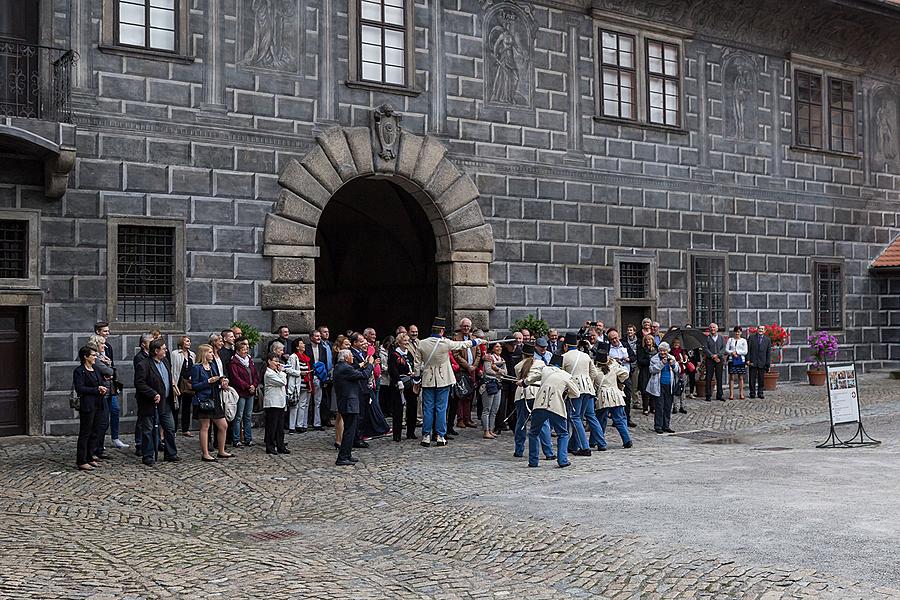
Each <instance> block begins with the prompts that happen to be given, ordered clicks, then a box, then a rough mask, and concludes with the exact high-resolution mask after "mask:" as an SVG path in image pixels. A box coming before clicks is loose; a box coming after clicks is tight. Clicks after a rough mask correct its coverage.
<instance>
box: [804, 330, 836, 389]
mask: <svg viewBox="0 0 900 600" xmlns="http://www.w3.org/2000/svg"><path fill="white" fill-rule="evenodd" d="M807 344H808V345H809V349H810V351H811V354H810V355H809V358H807V359H806V362H808V363H809V369H807V371H806V375H807V376H808V377H809V385H825V362H826V361H828V360H834V359H835V358H837V354H838V340H837V338H836V337H834V336H833V335H831V334H830V333H828V332H827V331H817V332H816V333H814V334H812V335H811V336H809V338H808V339H807Z"/></svg>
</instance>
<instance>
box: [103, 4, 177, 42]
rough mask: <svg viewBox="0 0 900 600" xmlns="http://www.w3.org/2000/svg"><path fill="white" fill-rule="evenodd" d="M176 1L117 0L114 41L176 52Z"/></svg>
mask: <svg viewBox="0 0 900 600" xmlns="http://www.w3.org/2000/svg"><path fill="white" fill-rule="evenodd" d="M178 1H179V0H116V19H115V28H116V42H117V43H118V44H121V45H123V46H132V47H136V48H146V49H148V50H162V51H166V52H175V40H176V28H175V27H176V26H175V23H176V21H177V19H176V13H177V9H178V7H177V6H176V4H177V2H178Z"/></svg>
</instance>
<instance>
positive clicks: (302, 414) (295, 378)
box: [284, 338, 315, 433]
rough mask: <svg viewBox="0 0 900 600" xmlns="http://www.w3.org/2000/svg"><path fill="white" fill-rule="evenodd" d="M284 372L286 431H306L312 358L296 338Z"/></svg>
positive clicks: (311, 383)
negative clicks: (286, 413)
mask: <svg viewBox="0 0 900 600" xmlns="http://www.w3.org/2000/svg"><path fill="white" fill-rule="evenodd" d="M284 372H285V373H287V376H288V387H287V405H288V433H294V432H295V431H296V432H297V433H306V425H307V423H309V414H308V411H309V399H310V398H311V397H312V394H313V392H314V391H315V390H314V388H313V385H314V384H313V377H312V359H310V357H309V356H307V355H306V344H304V343H303V340H302V339H300V338H297V339H296V340H294V343H293V344H291V355H290V357H289V358H288V362H287V365H285V367H284Z"/></svg>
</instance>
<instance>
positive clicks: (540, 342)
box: [534, 337, 553, 365]
mask: <svg viewBox="0 0 900 600" xmlns="http://www.w3.org/2000/svg"><path fill="white" fill-rule="evenodd" d="M547 343H548V342H547V338H545V337H539V338H538V339H536V340H535V341H534V355H535V356H537V357H538V358H540V359H541V360H542V361H544V364H545V365H549V364H550V359H551V358H553V353H552V352H550V351H549V350H547Z"/></svg>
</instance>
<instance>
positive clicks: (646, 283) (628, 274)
mask: <svg viewBox="0 0 900 600" xmlns="http://www.w3.org/2000/svg"><path fill="white" fill-rule="evenodd" d="M619 288H620V290H621V292H620V293H621V295H622V298H623V299H636V300H638V299H644V298H649V297H650V265H649V264H648V263H631V262H623V263H620V264H619Z"/></svg>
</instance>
